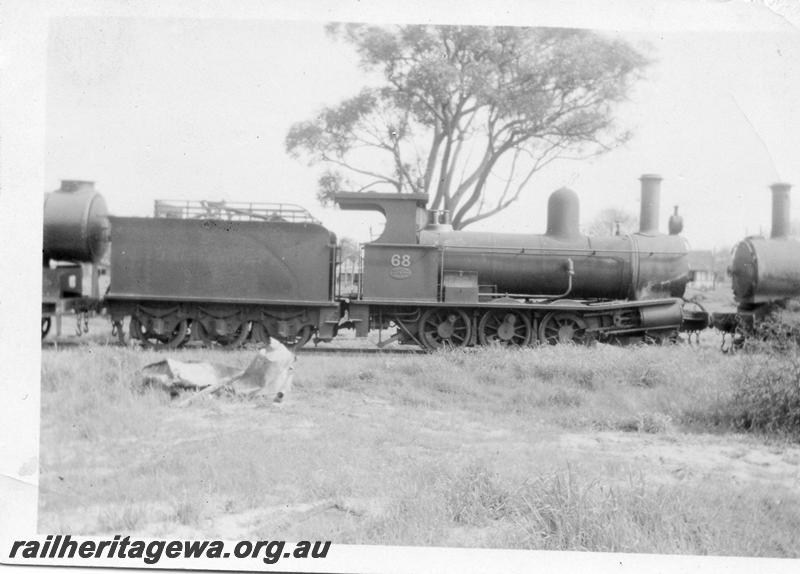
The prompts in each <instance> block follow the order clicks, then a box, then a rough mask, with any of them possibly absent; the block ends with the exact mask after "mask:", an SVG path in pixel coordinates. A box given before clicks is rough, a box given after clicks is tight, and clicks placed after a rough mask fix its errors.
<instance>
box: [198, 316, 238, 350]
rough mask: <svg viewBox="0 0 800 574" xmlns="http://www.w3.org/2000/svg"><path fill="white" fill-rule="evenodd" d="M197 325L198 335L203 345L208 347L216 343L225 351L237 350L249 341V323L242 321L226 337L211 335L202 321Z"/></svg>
mask: <svg viewBox="0 0 800 574" xmlns="http://www.w3.org/2000/svg"><path fill="white" fill-rule="evenodd" d="M195 325H196V329H197V334H198V335H199V336H200V339H201V340H202V341H203V343H205V344H206V345H208V346H211V345H212V344H213V343H216V344H217V345H219V346H220V347H222V348H223V349H235V348H236V347H240V346H241V345H242V344H243V343H244V342H245V340H247V336H248V335H249V334H250V322H249V321H242V322H241V323H239V324H238V325H236V328H235V329H233V330H232V331H230V332H229V333H226V334H225V335H210V334H209V333H208V331H206V329H205V327H203V324H202V323H201V322H200V321H195Z"/></svg>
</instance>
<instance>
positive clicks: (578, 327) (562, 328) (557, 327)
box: [539, 311, 591, 345]
mask: <svg viewBox="0 0 800 574" xmlns="http://www.w3.org/2000/svg"><path fill="white" fill-rule="evenodd" d="M539 340H540V341H541V342H542V343H547V344H548V345H555V344H557V343H575V344H578V345H585V344H588V343H589V342H591V337H590V336H589V335H588V334H587V333H586V322H585V321H584V320H583V319H581V317H580V316H579V315H576V314H575V313H565V312H561V311H553V312H552V313H548V314H547V315H545V317H544V319H542V322H541V324H540V325H539Z"/></svg>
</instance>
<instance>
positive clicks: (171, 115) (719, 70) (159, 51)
mask: <svg viewBox="0 0 800 574" xmlns="http://www.w3.org/2000/svg"><path fill="white" fill-rule="evenodd" d="M773 16H774V15H773ZM761 17H762V18H764V21H765V22H766V24H765V25H764V26H760V27H758V29H757V30H753V29H751V28H750V27H748V26H747V25H745V26H744V29H738V30H736V29H733V30H731V28H737V27H738V28H742V22H740V21H739V20H741V17H737V18H734V20H733V21H732V25H726V26H724V29H715V28H706V29H703V27H702V26H700V27H698V26H693V27H692V29H691V30H686V29H681V28H680V27H677V28H676V27H675V26H669V27H667V29H665V30H658V29H652V27H650V28H648V29H645V30H637V29H625V30H620V29H607V30H602V31H603V32H604V33H606V34H609V35H615V36H619V37H622V38H625V39H626V40H628V41H630V42H631V43H632V44H633V45H634V46H636V47H637V48H639V49H640V50H641V51H642V52H643V53H645V54H646V55H647V56H648V57H649V58H650V59H651V60H652V61H653V63H652V64H651V66H650V67H649V68H648V69H647V71H646V75H645V78H644V79H643V80H642V81H640V82H639V83H638V84H637V85H636V87H635V89H634V90H633V91H632V92H631V95H630V100H629V101H628V102H626V103H625V104H623V105H622V106H621V107H619V108H618V112H617V117H618V121H619V123H620V125H621V126H624V127H625V128H628V129H630V130H631V131H632V132H633V138H632V139H631V140H630V141H629V142H628V143H627V144H626V145H625V146H624V147H622V148H618V149H615V150H613V151H612V152H610V153H608V154H605V155H603V156H601V157H599V158H594V159H592V160H562V161H559V162H556V163H554V164H551V165H550V166H548V167H547V168H546V169H545V170H543V171H542V172H540V173H539V174H538V175H537V176H534V178H533V179H532V180H531V182H530V183H529V184H528V186H527V188H526V191H525V192H524V195H523V198H522V199H521V200H520V201H519V202H518V203H517V204H516V205H515V206H514V207H513V208H512V209H509V210H507V211H506V212H504V213H501V214H499V215H497V216H495V217H492V218H490V219H488V220H485V221H483V222H481V223H479V224H478V225H476V226H473V227H472V228H471V229H478V230H487V231H491V230H500V229H502V230H504V231H516V232H521V233H542V232H544V229H545V226H546V222H545V213H546V205H547V196H548V195H549V194H550V193H551V192H552V191H554V190H555V189H557V188H560V187H562V186H567V187H570V188H571V189H574V190H575V191H576V192H577V193H578V195H579V197H580V199H581V221H582V223H583V224H588V223H589V222H590V221H591V219H592V218H593V217H595V216H596V215H597V214H598V213H599V212H600V211H601V210H603V209H605V208H608V207H615V208H621V209H625V210H627V211H630V212H632V213H634V214H638V211H639V182H638V178H639V177H640V175H642V174H644V173H658V174H660V175H661V176H662V177H663V178H664V180H663V183H662V205H661V216H660V222H661V229H662V230H663V231H666V221H667V218H668V216H669V214H670V213H671V211H672V206H673V205H679V206H680V211H681V214H682V215H683V216H684V220H685V227H684V235H685V236H686V237H687V238H688V239H689V241H690V243H691V245H692V246H693V247H695V248H703V249H706V248H727V247H730V246H731V245H733V244H734V243H735V242H736V241H737V240H738V239H741V238H742V237H744V236H745V234H755V233H759V232H763V233H768V232H769V229H770V194H769V189H768V186H769V185H770V184H772V183H774V182H776V181H788V182H790V183H795V184H797V185H800V161H798V154H797V153H796V151H795V150H798V149H800V132H798V130H797V127H798V126H800V106H797V105H796V102H798V101H800V65H799V64H800V34H798V33H797V31H796V30H795V29H794V28H793V27H792V26H790V25H788V24H787V23H786V22H785V21H782V20H781V19H780V18H779V17H771V16H770V15H769V14H766V15H764V14H762V16H761ZM723 23H725V22H723ZM727 24H731V23H730V22H729V23H727ZM46 58H47V61H46V102H45V113H46V120H45V129H46V139H45V142H46V150H45V151H46V156H45V179H46V186H47V189H46V191H52V190H54V189H56V188H57V187H58V186H59V181H60V180H61V179H85V180H93V181H95V182H96V183H97V187H98V189H99V190H100V192H101V193H102V194H103V195H104V196H105V198H106V201H107V203H108V206H109V210H110V211H111V212H112V213H113V214H115V215H141V216H146V215H150V214H151V213H152V206H153V201H154V200H155V199H157V198H161V199H211V200H219V199H226V200H228V201H270V202H292V203H297V204H300V205H303V206H304V207H306V208H307V209H309V210H310V211H311V212H312V213H313V214H314V215H315V216H316V217H317V218H318V219H320V220H321V221H322V222H323V223H324V224H325V225H326V226H328V227H329V228H331V229H332V230H334V231H335V232H337V234H339V235H340V236H350V237H354V238H355V239H357V240H360V241H365V240H368V239H369V237H370V232H372V233H373V234H374V233H375V231H376V230H377V229H379V228H380V225H381V221H382V220H381V217H380V216H378V215H376V214H358V213H355V214H354V213H344V212H340V211H338V210H335V209H333V208H322V207H321V206H320V205H319V204H318V203H317V202H316V199H315V193H316V180H317V178H318V176H319V174H320V172H321V170H322V169H323V168H322V167H321V166H309V165H307V164H306V163H304V162H303V161H300V160H297V159H293V158H291V157H289V156H288V155H287V153H286V151H285V145H284V140H285V136H286V133H287V131H288V130H289V127H290V126H291V125H292V124H293V123H294V122H297V121H301V120H305V119H309V118H311V117H312V116H313V114H314V113H315V112H316V111H318V110H319V109H321V108H322V107H323V106H325V105H331V104H335V103H337V102H338V101H340V100H342V99H343V98H345V97H348V96H350V95H353V94H355V93H356V92H357V91H358V90H359V89H360V87H361V86H363V85H364V84H365V82H367V81H368V79H367V76H365V73H364V72H363V71H361V70H360V69H359V67H358V65H357V60H356V57H355V54H354V52H353V51H352V49H351V48H350V47H349V46H348V45H346V44H343V43H341V42H336V41H334V40H332V39H331V38H329V37H328V36H326V34H325V32H324V22H320V21H308V20H305V21H303V20H301V21H275V20H267V19H222V18H212V19H202V20H201V19H186V18H130V17H125V18H113V17H91V18H67V19H54V20H52V21H51V26H50V30H49V36H48V41H47V54H46ZM792 218H793V219H797V220H800V200H796V201H795V206H794V207H793V208H792Z"/></svg>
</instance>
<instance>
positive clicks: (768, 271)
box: [710, 183, 800, 344]
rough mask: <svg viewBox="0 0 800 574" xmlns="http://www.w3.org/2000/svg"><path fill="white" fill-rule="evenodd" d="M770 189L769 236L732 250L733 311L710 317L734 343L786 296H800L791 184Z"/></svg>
mask: <svg viewBox="0 0 800 574" xmlns="http://www.w3.org/2000/svg"><path fill="white" fill-rule="evenodd" d="M770 189H771V191H772V229H771V233H770V237H769V238H766V237H762V236H750V237H746V238H745V239H743V240H742V241H740V242H739V243H738V244H737V245H736V246H735V247H734V249H733V255H732V259H731V265H730V268H729V270H728V271H729V273H730V276H731V286H732V288H733V295H734V299H735V300H736V304H737V308H736V311H733V312H727V313H713V314H712V315H711V317H710V324H711V326H713V327H715V328H717V329H719V330H721V331H723V332H726V333H729V334H732V335H733V336H734V344H739V343H741V342H743V339H744V338H745V337H747V336H748V335H749V334H752V333H753V331H754V330H755V328H756V327H757V326H758V324H759V322H760V321H762V320H763V319H765V318H766V317H767V316H768V315H769V314H770V313H771V312H772V311H774V310H775V309H776V308H777V307H779V306H780V305H782V304H783V302H785V301H786V300H787V299H791V298H794V297H798V296H800V241H798V240H797V239H796V238H792V237H790V226H791V223H790V206H791V197H790V190H791V185H789V184H788V183H775V184H773V185H771V186H770Z"/></svg>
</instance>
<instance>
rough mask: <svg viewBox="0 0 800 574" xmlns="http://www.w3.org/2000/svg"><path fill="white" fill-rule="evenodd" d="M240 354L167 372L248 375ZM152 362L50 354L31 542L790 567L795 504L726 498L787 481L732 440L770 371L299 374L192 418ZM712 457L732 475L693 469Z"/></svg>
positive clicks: (613, 367)
mask: <svg viewBox="0 0 800 574" xmlns="http://www.w3.org/2000/svg"><path fill="white" fill-rule="evenodd" d="M251 352H252V351H237V352H232V353H223V352H220V351H203V350H199V349H198V350H188V351H180V352H176V353H175V354H176V355H178V356H180V358H182V359H198V358H202V359H204V360H212V361H219V362H224V363H228V364H232V365H243V364H246V363H247V362H249V360H250V357H251V355H250V353H251ZM163 357H164V355H163V354H158V353H155V352H152V351H141V350H135V349H121V348H112V347H105V346H103V345H97V344H90V345H88V346H85V347H79V348H71V349H64V350H61V351H58V352H51V351H46V352H44V353H43V360H42V448H41V457H40V458H41V467H42V469H41V470H42V474H41V487H40V528H41V529H42V530H45V531H53V530H57V529H61V528H64V527H65V526H68V527H69V528H70V529H71V530H72V532H73V533H74V534H78V533H81V534H98V533H109V532H118V531H128V532H132V533H137V532H138V533H141V534H150V535H162V534H165V533H174V532H182V533H184V534H185V535H195V536H205V537H209V536H226V537H229V538H253V537H259V536H260V537H263V538H274V537H275V533H276V532H277V531H279V532H280V533H281V535H282V536H283V537H286V538H304V539H313V538H322V539H332V540H334V541H336V542H345V543H366V544H403V545H406V544H411V545H440V546H441V545H444V546H487V547H505V548H542V549H553V550H594V551H626V552H627V551H630V552H656V553H662V552H664V553H690V554H722V555H751V556H783V557H797V556H800V542H798V540H796V537H795V536H794V534H793V533H795V532H797V531H800V518H798V516H800V506H799V505H800V496H798V494H797V492H796V491H793V490H792V489H791V488H789V487H786V484H785V482H780V481H775V480H774V476H773V475H769V474H763V476H762V475H761V474H757V473H756V474H754V475H753V476H752V477H749V478H748V477H745V478H742V479H741V480H738V481H736V480H732V479H731V473H732V472H733V470H735V471H736V472H739V473H742V472H744V471H745V470H747V471H748V472H750V466H747V465H748V464H750V463H748V460H749V459H748V457H747V455H746V454H747V453H750V452H759V453H760V452H762V451H769V456H771V457H772V458H771V459H770V460H771V461H773V463H772V464H773V466H776V465H778V463H779V462H780V463H781V464H783V465H784V466H786V468H789V469H792V468H793V469H794V470H795V472H796V465H797V464H798V463H797V460H798V455H799V454H800V449H798V448H796V447H795V445H794V444H793V443H792V442H791V441H792V440H793V438H792V435H791V434H786V433H784V432H779V429H775V428H771V427H768V426H763V425H761V426H758V425H750V426H749V427H747V426H745V425H743V424H742V423H741V420H742V418H741V409H742V404H743V403H742V395H741V389H742V388H748V384H749V385H750V386H752V380H753V378H754V377H755V378H758V375H757V373H758V372H759V371H757V370H753V369H757V368H758V367H757V366H758V365H759V364H760V363H759V361H765V360H766V359H765V358H764V355H762V354H737V355H735V356H725V355H722V354H721V353H719V352H718V351H717V350H716V349H713V348H704V347H700V348H692V347H688V346H678V347H655V346H650V347H626V348H619V347H611V346H604V345H597V346H596V347H593V348H582V347H557V348H550V347H547V348H538V349H526V350H521V351H510V350H505V349H484V350H481V351H479V352H472V351H470V352H442V353H437V354H433V355H429V356H416V355H415V356H397V355H383V356H375V355H369V356H367V355H364V356H346V357H331V356H320V355H303V356H301V357H300V358H299V360H298V363H297V371H296V376H295V389H294V391H293V392H292V394H291V395H290V396H289V397H288V400H287V402H286V403H285V404H284V405H283V406H282V407H281V408H260V407H256V406H255V405H253V404H251V403H248V402H242V401H236V400H232V399H225V398H223V399H217V400H208V401H200V402H197V403H195V404H193V405H192V406H190V407H189V408H186V409H179V408H176V407H174V405H172V404H171V403H170V401H169V398H168V397H166V396H164V395H162V394H159V393H158V392H157V391H153V390H146V391H142V390H141V389H140V386H139V384H138V377H137V375H136V371H137V369H139V368H141V367H142V366H144V365H145V364H147V363H149V362H153V361H157V360H161V359H163ZM773 364H774V363H773ZM754 373H756V374H754ZM748 377H749V379H748ZM748 380H750V381H751V382H750V383H748ZM744 431H748V433H747V434H743V432H744ZM570 441H572V442H570ZM581 445H583V446H581ZM587 445H588V446H587ZM692 448H700V449H704V450H701V451H700V452H701V456H699V457H697V458H696V459H691V458H687V459H686V460H685V461H677V457H679V456H681V455H680V452H681V451H682V450H683V449H686V450H690V449H692ZM647 449H651V450H647ZM723 451H730V452H735V453H736V454H735V456H734V455H730V456H729V457H728V458H725V459H723V458H720V459H719V461H722V462H725V461H729V462H730V464H731V465H733V464H738V465H739V466H735V467H730V468H727V467H725V466H722V462H719V464H717V463H716V462H715V463H713V464H712V463H711V462H706V461H704V459H703V456H706V457H709V456H711V455H714V456H722V455H720V454H719V453H720V452H723ZM648 453H649V454H648ZM742 453H744V454H742ZM792 457H794V458H792ZM661 459H663V460H661ZM673 459H674V460H673ZM715 460H716V459H715ZM793 460H794V461H795V462H794V463H792V461H793ZM781 461H783V462H781ZM725 464H728V462H726V463H725ZM787 465H788V466H787ZM792 465H795V466H792ZM751 466H752V468H753V469H755V470H753V472H755V471H759V469H761V471H763V472H766V471H765V470H764V469H763V468H762V467H759V466H758V465H751ZM732 469H733V470H732ZM759 472H760V471H759ZM748 476H749V475H748Z"/></svg>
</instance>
